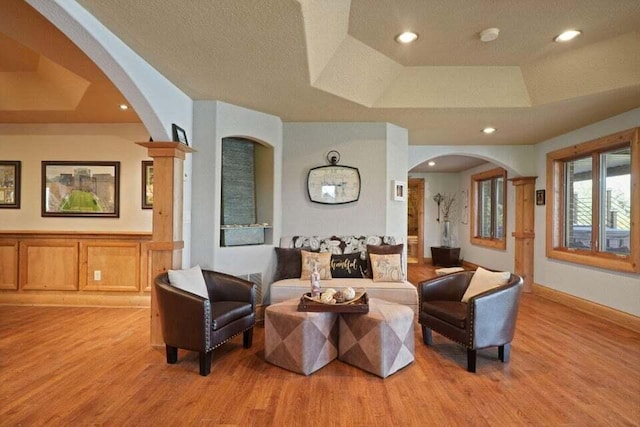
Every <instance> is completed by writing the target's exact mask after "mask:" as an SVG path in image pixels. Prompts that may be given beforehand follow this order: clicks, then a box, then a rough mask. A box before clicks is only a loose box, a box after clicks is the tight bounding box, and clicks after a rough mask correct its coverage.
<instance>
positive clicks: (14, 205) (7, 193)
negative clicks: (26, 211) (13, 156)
mask: <svg viewBox="0 0 640 427" xmlns="http://www.w3.org/2000/svg"><path fill="white" fill-rule="evenodd" d="M0 208H3V209H19V208H20V162H19V161H13V160H12V161H5V160H0Z"/></svg>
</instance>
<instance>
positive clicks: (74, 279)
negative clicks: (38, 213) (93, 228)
mask: <svg viewBox="0 0 640 427" xmlns="http://www.w3.org/2000/svg"><path fill="white" fill-rule="evenodd" d="M150 242H151V234H150V233H100V232H53V231H52V232H44V231H39V232H35V231H24V232H18V231H10V232H8V231H2V232H0V303H12V304H56V305H58V304H59V305H67V304H70V305H107V306H109V305H119V306H122V305H136V306H140V305H142V306H148V305H149V291H150V289H151V283H150V282H151V280H152V279H153V278H152V277H150V274H149V260H148V257H149V253H150V250H149V245H150Z"/></svg>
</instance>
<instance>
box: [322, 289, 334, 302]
mask: <svg viewBox="0 0 640 427" xmlns="http://www.w3.org/2000/svg"><path fill="white" fill-rule="evenodd" d="M320 301H321V302H323V303H325V304H333V303H335V300H334V299H333V294H332V293H330V292H324V293H323V294H322V295H321V296H320ZM332 301H333V302H332Z"/></svg>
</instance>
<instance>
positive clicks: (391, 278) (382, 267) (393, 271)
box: [369, 254, 404, 282]
mask: <svg viewBox="0 0 640 427" xmlns="http://www.w3.org/2000/svg"><path fill="white" fill-rule="evenodd" d="M369 258H370V259H371V269H372V274H373V281H374V282H402V281H403V280H404V277H403V276H404V275H403V274H402V266H401V264H400V255H399V254H391V255H378V254H369Z"/></svg>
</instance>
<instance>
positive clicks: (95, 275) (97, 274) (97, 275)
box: [93, 270, 102, 282]
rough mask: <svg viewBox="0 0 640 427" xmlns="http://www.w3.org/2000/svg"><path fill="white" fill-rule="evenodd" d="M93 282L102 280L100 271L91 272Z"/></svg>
mask: <svg viewBox="0 0 640 427" xmlns="http://www.w3.org/2000/svg"><path fill="white" fill-rule="evenodd" d="M93 280H94V281H96V282H98V281H100V280H102V271H100V270H94V272H93Z"/></svg>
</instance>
